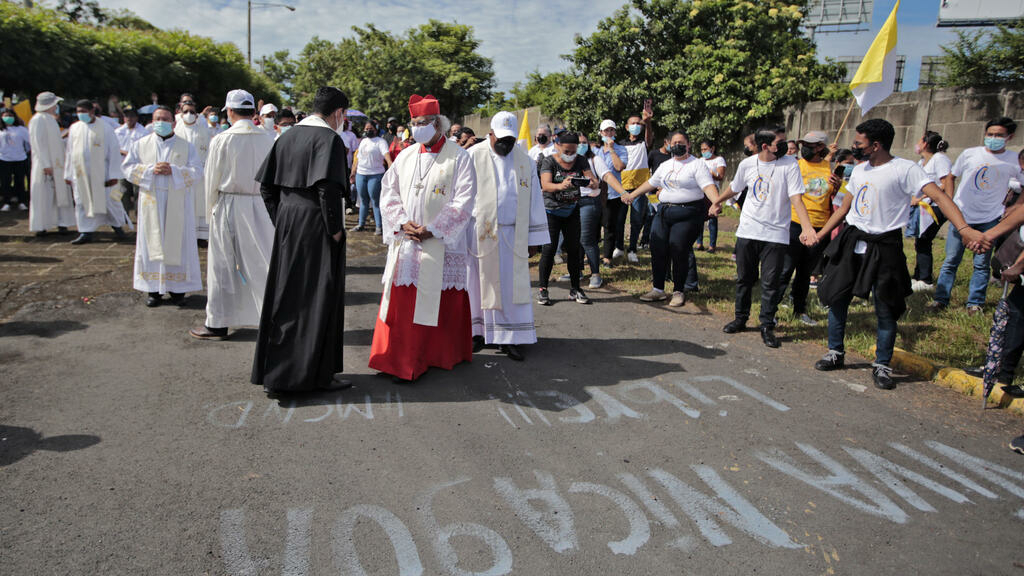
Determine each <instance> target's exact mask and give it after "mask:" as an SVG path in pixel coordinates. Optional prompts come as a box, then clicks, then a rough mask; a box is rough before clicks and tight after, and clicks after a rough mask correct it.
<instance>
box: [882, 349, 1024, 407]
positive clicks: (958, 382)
mask: <svg viewBox="0 0 1024 576" xmlns="http://www.w3.org/2000/svg"><path fill="white" fill-rule="evenodd" d="M871 353H872V354H874V353H875V347H874V346H872V347H871ZM892 367H893V368H894V369H896V370H898V371H900V372H903V373H905V374H910V375H912V376H916V377H918V378H922V379H924V380H932V381H934V382H935V383H936V384H938V385H939V386H942V387H944V388H951V389H953V390H956V391H957V392H960V393H961V394H963V395H964V396H973V397H978V396H981V393H982V391H983V390H984V389H985V388H984V386H985V384H984V382H983V381H982V379H981V378H978V377H977V376H971V375H970V374H968V373H967V372H964V371H963V370H961V369H959V368H951V367H949V366H939V365H937V364H935V363H934V362H932V361H931V360H928V359H927V358H925V357H923V356H918V355H917V354H914V353H913V352H907V351H906V350H902V349H900V348H896V349H894V350H893V355H892ZM988 403H989V404H993V405H996V406H999V407H1000V408H1006V409H1008V410H1009V411H1011V412H1014V413H1017V414H1021V415H1024V398H1013V397H1012V396H1010V395H1008V394H1005V393H1003V390H1002V387H1001V386H999V385H996V386H995V387H994V388H993V389H992V392H991V393H989V396H988Z"/></svg>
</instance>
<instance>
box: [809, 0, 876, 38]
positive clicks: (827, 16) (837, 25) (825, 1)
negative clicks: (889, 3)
mask: <svg viewBox="0 0 1024 576" xmlns="http://www.w3.org/2000/svg"><path fill="white" fill-rule="evenodd" d="M873 7H874V0H810V3H809V5H808V7H807V14H806V15H805V16H804V20H803V23H802V25H803V26H805V27H807V28H810V29H811V30H812V31H815V32H853V31H859V30H867V27H868V26H869V25H870V24H871V10H872V8H873Z"/></svg>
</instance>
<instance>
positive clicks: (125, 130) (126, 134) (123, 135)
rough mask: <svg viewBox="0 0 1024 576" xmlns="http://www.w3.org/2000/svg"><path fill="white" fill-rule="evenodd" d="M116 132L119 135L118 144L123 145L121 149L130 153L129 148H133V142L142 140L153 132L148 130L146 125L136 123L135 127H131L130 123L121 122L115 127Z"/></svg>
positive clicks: (126, 153)
mask: <svg viewBox="0 0 1024 576" xmlns="http://www.w3.org/2000/svg"><path fill="white" fill-rule="evenodd" d="M114 134H116V135H117V142H118V145H120V146H121V151H122V152H124V153H125V156H127V155H128V149H129V148H131V146H132V143H134V142H138V141H139V140H142V139H143V138H145V137H146V136H149V135H150V134H152V132H150V131H149V130H146V128H145V126H143V125H142V124H139V123H138V122H136V123H135V127H134V128H129V127H128V124H127V123H125V124H121V125H120V126H118V127H117V128H115V129H114Z"/></svg>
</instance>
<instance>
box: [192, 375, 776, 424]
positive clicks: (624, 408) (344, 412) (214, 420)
mask: <svg viewBox="0 0 1024 576" xmlns="http://www.w3.org/2000/svg"><path fill="white" fill-rule="evenodd" d="M666 381H667V384H664V385H663V384H659V383H657V382H654V381H652V380H637V381H632V382H622V383H619V385H617V386H615V387H613V388H609V390H611V391H606V390H604V389H601V388H599V387H596V386H587V387H584V388H583V390H582V392H581V393H580V394H579V396H583V395H586V396H588V397H589V398H590V399H593V401H594V403H595V404H596V406H595V408H594V409H592V408H590V407H589V406H588V405H587V404H586V403H585V402H584V400H583V399H581V398H580V397H579V396H577V395H574V394H571V393H568V392H564V391H561V390H554V389H540V390H530V391H525V390H521V389H516V388H515V387H514V386H513V387H512V391H510V392H507V393H505V394H504V395H503V396H501V397H498V396H494V395H491V396H490V398H491V399H492V400H502V401H507V402H508V403H509V404H511V406H508V407H505V406H501V405H500V404H497V403H496V409H497V413H498V415H500V416H501V418H502V419H503V420H504V421H505V422H507V423H508V424H509V425H510V426H513V427H515V428H520V427H522V426H531V425H542V426H543V425H547V426H552V425H553V424H587V423H590V422H597V421H604V422H609V423H614V422H618V421H620V420H630V419H634V420H641V419H645V418H646V417H647V416H646V415H645V414H644V412H642V411H641V407H642V406H651V405H655V404H662V405H666V406H669V407H674V408H675V409H678V412H676V413H677V414H678V413H679V412H681V413H682V414H683V415H685V416H686V417H689V418H694V419H696V418H700V417H701V414H702V410H712V409H714V410H715V411H714V413H715V414H717V415H718V416H720V417H724V416H727V414H728V411H727V410H724V409H721V406H722V405H721V404H720V403H722V402H737V401H739V400H740V395H742V396H746V397H749V398H751V399H753V400H755V401H756V402H757V405H758V406H766V407H768V408H771V409H773V410H776V411H778V412H786V411H788V410H789V407H788V406H786V405H784V404H782V403H781V402H777V401H775V400H773V399H771V398H769V397H768V396H767V395H765V394H762V393H761V392H759V391H757V390H755V389H753V388H751V387H750V386H747V385H746V384H742V383H740V382H737V381H736V380H733V379H732V378H728V377H725V376H697V377H690V378H681V377H680V378H672V377H669V378H667V379H666ZM712 389H715V390H719V391H722V390H724V391H726V392H729V393H728V394H723V395H720V396H718V397H717V399H713V398H712V395H713V394H712V392H711V390H712ZM673 391H678V392H681V393H682V394H685V395H686V396H688V397H689V398H690V399H692V402H694V403H695V404H691V403H689V402H687V401H686V400H683V399H682V398H680V397H679V396H678V395H676V394H674V393H673ZM613 392H614V394H615V395H613ZM616 395H617V397H616ZM410 400H415V399H414V398H410ZM374 404H377V405H378V407H379V408H380V407H382V408H383V410H384V412H383V413H384V417H386V418H403V417H404V416H405V406H404V405H403V403H402V395H401V394H400V393H398V392H394V393H392V392H391V391H388V392H386V393H385V394H384V395H383V396H377V397H374V396H373V395H370V394H366V395H364V396H363V398H361V399H360V400H359V401H356V400H352V401H350V402H347V403H346V401H345V400H344V397H341V398H338V400H336V401H333V402H332V401H330V400H324V399H318V400H316V401H314V404H313V405H311V406H302V407H299V406H297V404H296V403H295V402H294V401H291V402H284V403H283V404H279V403H278V402H277V401H275V400H268V401H267V405H266V406H265V407H258V406H257V405H256V402H255V401H253V400H239V401H235V402H228V403H226V404H219V405H215V406H208V407H207V409H208V411H207V416H206V419H207V422H209V423H210V424H212V425H214V426H217V427H221V428H243V427H246V426H250V425H253V424H254V423H256V424H267V425H288V424H289V423H295V424H305V423H313V424H315V423H331V422H343V421H359V422H363V421H370V420H374V418H375V413H374V409H373V407H374ZM542 405H543V406H545V407H547V406H550V407H551V410H554V411H557V412H560V413H563V412H564V414H562V415H557V416H551V417H549V416H547V415H545V414H544V412H545V410H544V409H542V408H541V406H542ZM551 410H548V412H550V411H551ZM379 413H381V410H378V414H379ZM350 416H351V417H352V418H351V420H350Z"/></svg>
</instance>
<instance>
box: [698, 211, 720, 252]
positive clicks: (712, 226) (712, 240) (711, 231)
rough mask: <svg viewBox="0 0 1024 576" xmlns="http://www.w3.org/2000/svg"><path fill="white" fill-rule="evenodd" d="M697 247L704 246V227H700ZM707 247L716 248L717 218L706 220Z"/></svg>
mask: <svg viewBox="0 0 1024 576" xmlns="http://www.w3.org/2000/svg"><path fill="white" fill-rule="evenodd" d="M697 245H698V246H703V245H704V225H703V224H702V225H701V228H700V236H698V237H697ZM708 246H709V247H711V248H717V247H718V217H717V216H716V217H714V218H708Z"/></svg>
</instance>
